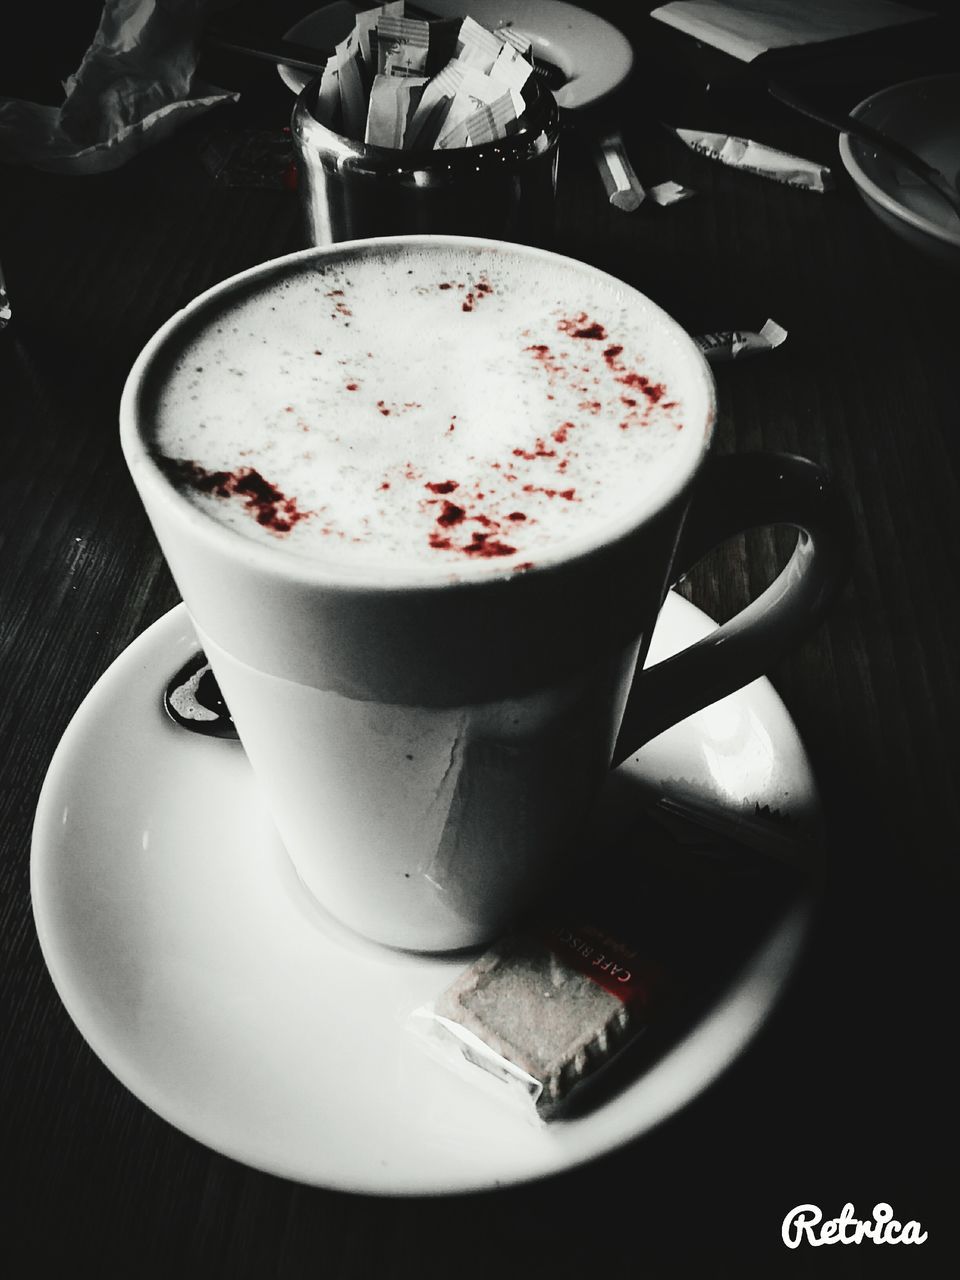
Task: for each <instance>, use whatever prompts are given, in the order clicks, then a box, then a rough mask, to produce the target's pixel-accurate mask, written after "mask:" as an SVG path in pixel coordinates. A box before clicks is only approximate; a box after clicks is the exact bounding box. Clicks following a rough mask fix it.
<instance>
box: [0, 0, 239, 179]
mask: <svg viewBox="0 0 960 1280" xmlns="http://www.w3.org/2000/svg"><path fill="white" fill-rule="evenodd" d="M205 8H206V6H205V4H204V3H203V0H166V3H165V4H164V5H163V6H160V5H152V4H147V3H144V0H105V3H104V7H103V13H102V15H101V18H100V25H99V27H98V29H97V31H96V34H95V35H94V37H93V41H92V43H91V45H90V47H89V49H88V50H87V52H86V53H85V54H84V57H83V61H82V62H81V64H80V66H79V67H78V68H77V70H76V72H75V73H74V74H73V75H72V76H70V77H69V79H68V80H67V81H66V82H65V84H64V90H65V92H66V97H65V99H64V101H63V103H62V105H61V106H59V107H55V106H44V105H41V104H38V103H33V102H21V101H18V100H15V99H11V98H0V160H2V161H13V162H16V163H20V164H29V165H32V166H33V167H34V168H37V169H48V170H53V171H59V172H63V173H78V174H90V173H101V172H104V171H106V170H109V169H116V168H118V167H119V166H120V165H121V164H123V163H124V162H125V161H126V160H128V159H129V158H130V157H131V156H133V155H136V154H137V153H138V152H140V151H142V150H143V149H144V148H145V147H146V146H148V145H150V144H152V143H154V142H158V141H159V140H160V139H162V138H165V137H166V136H167V135H168V134H170V133H171V132H172V131H173V130H174V129H175V128H176V127H177V126H179V125H180V124H182V123H184V122H185V121H186V120H188V119H191V118H192V117H194V116H196V115H197V114H198V113H200V112H202V111H206V110H208V109H209V108H210V107H213V106H217V105H218V104H219V103H222V102H231V101H235V100H236V98H237V96H238V95H237V94H235V93H226V92H224V91H223V90H220V89H217V88H215V87H214V86H212V85H206V84H203V83H202V82H200V81H198V80H196V79H195V78H194V71H195V69H196V62H197V39H198V35H199V32H200V29H201V25H202V22H203V18H204V14H205Z"/></svg>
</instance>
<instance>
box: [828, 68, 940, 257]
mask: <svg viewBox="0 0 960 1280" xmlns="http://www.w3.org/2000/svg"><path fill="white" fill-rule="evenodd" d="M851 115H853V116H855V117H856V118H857V119H858V120H862V121H863V122H864V123H865V124H869V125H873V127H874V128H875V129H879V130H881V132H883V133H886V134H889V136H890V137H891V138H894V139H895V140H896V141H897V142H902V143H903V144H904V145H905V146H907V147H909V148H910V150H911V151H913V152H914V153H915V154H916V155H918V156H920V157H921V158H922V159H924V160H926V161H927V163H928V164H931V165H933V167H934V168H935V169H939V171H940V172H941V173H942V174H943V175H944V176H945V177H946V178H947V179H949V181H951V182H954V181H956V179H957V177H958V174H960V75H942V76H927V77H924V78H923V79H921V80H909V81H906V82H905V83H903V84H895V85H891V86H890V87H889V88H886V89H881V90H880V92H879V93H875V94H873V96H872V97H869V98H867V99H865V100H864V101H863V102H861V103H859V104H858V105H857V106H856V107H854V108H853V111H852V112H851ZM840 158H841V160H842V161H843V164H844V167H845V168H846V170H847V172H848V173H849V174H850V176H851V178H853V180H854V182H855V183H856V184H857V187H858V188H859V190H860V194H861V195H862V196H863V199H864V201H865V202H866V204H867V206H868V208H869V209H870V210H871V211H872V212H873V213H875V214H876V216H877V217H878V218H879V219H880V220H881V222H883V223H884V224H885V225H886V226H887V227H889V228H890V230H891V231H893V232H895V233H896V234H897V235H899V236H900V237H901V239H903V240H905V241H906V242H907V243H908V244H912V245H913V246H914V247H915V248H918V249H922V250H923V251H924V252H926V253H929V254H932V255H933V256H934V257H936V258H939V259H940V260H941V261H949V262H951V263H952V264H953V265H954V266H958V265H960V221H958V220H957V215H956V213H954V211H953V210H952V209H951V208H950V205H949V204H948V203H947V201H946V200H945V199H944V198H943V197H942V196H941V195H940V194H939V193H938V192H937V191H934V190H933V188H932V187H930V186H929V185H928V184H927V183H925V182H923V181H922V180H921V179H920V178H918V177H916V176H915V175H914V174H912V173H910V172H909V170H907V169H904V168H903V167H902V166H901V165H899V164H897V163H895V162H894V161H891V160H890V159H889V158H888V157H887V156H886V155H885V154H884V153H882V152H880V151H879V150H876V149H875V148H874V147H872V146H871V145H870V144H869V143H868V142H864V141H862V140H861V139H859V138H853V137H851V136H850V135H849V134H846V133H845V134H841V136H840Z"/></svg>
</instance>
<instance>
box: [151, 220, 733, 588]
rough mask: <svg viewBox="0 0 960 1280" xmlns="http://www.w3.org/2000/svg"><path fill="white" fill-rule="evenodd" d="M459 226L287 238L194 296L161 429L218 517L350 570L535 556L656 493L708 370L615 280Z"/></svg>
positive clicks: (685, 471) (501, 567) (473, 566)
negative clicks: (325, 239)
mask: <svg viewBox="0 0 960 1280" xmlns="http://www.w3.org/2000/svg"><path fill="white" fill-rule="evenodd" d="M547 261H549V270H545V269H544V264H545V258H544V256H543V255H524V254H523V253H522V251H512V252H508V251H506V249H505V248H499V249H498V247H497V246H496V245H495V244H492V243H487V244H482V243H481V244H479V245H478V244H475V243H469V242H466V241H458V240H455V239H437V240H436V241H433V242H430V243H427V244H423V243H419V244H416V245H415V246H413V245H411V244H410V243H407V244H405V243H404V242H402V241H393V242H390V241H387V242H382V243H380V244H378V245H376V246H374V247H371V246H365V245H359V246H357V247H353V248H351V247H345V248H343V249H342V250H340V251H338V252H335V253H332V254H328V255H326V256H323V257H316V256H312V257H304V258H300V257H294V258H292V259H287V260H284V261H283V262H281V263H279V264H278V265H277V267H276V270H275V271H274V272H273V273H272V274H269V275H267V276H264V275H262V274H257V275H256V277H255V278H253V279H250V280H246V281H245V280H243V279H242V278H241V280H240V281H239V282H238V284H237V285H236V287H234V288H233V289H232V290H230V291H226V292H218V293H217V294H216V295H215V296H214V298H213V300H212V301H210V302H208V303H206V304H203V305H201V306H200V307H198V308H196V310H195V311H194V314H193V315H192V316H191V317H190V322H189V324H188V325H187V326H185V327H183V328H181V330H180V331H179V332H178V333H177V336H176V341H175V343H174V342H172V341H171V342H170V343H168V344H166V345H165V346H163V347H162V348H161V349H160V351H159V352H158V353H157V354H158V358H157V359H156V360H155V362H154V365H153V368H152V370H151V380H152V383H153V391H152V394H151V395H149V396H148V397H147V398H146V400H145V403H146V404H147V405H149V406H151V408H150V409H149V412H148V414H147V420H146V422H145V423H144V428H143V429H144V431H145V434H146V438H147V442H148V446H149V448H150V451H151V453H152V454H153V456H154V458H155V460H156V461H157V462H158V463H159V465H160V466H161V467H162V469H163V470H164V472H165V474H166V475H167V477H168V479H169V480H170V481H171V482H172V483H173V485H174V486H175V487H176V488H177V489H178V490H179V491H180V492H181V494H182V495H183V496H184V497H185V498H186V499H187V500H188V501H189V502H190V503H191V504H193V505H195V506H196V507H197V508H198V509H199V510H201V511H202V512H204V513H205V514H206V515H207V516H209V517H210V518H211V519H212V520H214V521H216V522H218V523H219V524H220V525H223V526H226V527H227V528H229V529H231V530H233V531H234V532H235V533H236V534H238V535H241V536H243V537H246V538H252V539H256V540H258V541H259V542H261V543H264V544H266V545H268V546H270V547H275V548H276V549H277V550H278V552H280V553H282V554H288V555H294V556H298V557H308V558H310V559H312V560H314V561H318V562H320V563H321V564H323V565H324V566H328V567H329V568H330V569H331V570H332V571H335V572H336V573H337V575H338V576H342V575H343V574H346V575H347V576H357V577H358V578H359V579H361V580H369V579H370V578H371V577H374V578H377V577H385V578H388V579H398V578H399V579H413V580H417V581H422V580H424V579H432V578H434V577H436V578H438V579H440V580H444V579H450V578H454V579H455V578H460V577H467V576H470V577H472V576H475V575H482V574H490V573H496V574H503V573H515V572H523V571H525V570H527V569H530V568H532V567H535V566H537V565H539V564H543V563H549V562H552V561H555V560H558V559H563V558H566V557H568V556H569V555H570V554H574V553H576V551H577V550H578V549H579V548H580V547H581V546H590V545H594V544H598V543H601V542H603V541H604V540H606V539H608V538H609V537H611V536H615V535H616V533H617V532H618V531H620V530H623V529H625V528H628V527H630V526H631V525H633V524H635V523H638V522H639V521H640V520H641V519H642V518H643V516H644V514H645V513H646V512H647V511H648V510H650V511H652V510H655V509H656V508H657V507H658V506H659V505H660V503H661V501H662V498H663V493H664V491H665V490H666V491H668V492H669V491H671V490H678V489H679V488H681V487H682V485H683V483H684V481H685V479H686V478H687V477H688V476H690V475H691V474H692V473H693V472H694V470H695V469H696V467H697V465H698V461H699V459H700V457H701V455H702V452H703V450H704V448H705V432H706V428H705V423H707V424H708V423H709V416H710V412H709V403H710V400H709V397H710V391H709V378H708V377H707V376H704V377H703V378H702V379H701V380H700V381H699V382H698V381H696V380H694V379H691V378H690V362H691V344H690V342H689V339H687V338H686V337H685V336H684V335H683V334H682V332H681V331H680V329H679V328H678V327H677V326H675V325H674V324H673V323H672V322H671V321H669V320H668V319H667V317H665V316H664V315H663V313H662V312H661V311H659V309H658V308H656V307H655V306H654V305H653V304H652V303H650V302H648V301H647V300H646V299H644V298H642V297H641V296H640V295H638V294H635V293H633V292H632V291H631V290H629V289H628V288H627V287H626V286H624V285H622V284H620V282H618V281H616V280H614V279H613V278H612V277H608V276H604V275H601V274H600V273H598V272H591V271H588V270H585V269H583V268H581V267H578V266H577V265H576V264H574V263H570V262H567V261H566V260H564V259H561V258H554V259H547Z"/></svg>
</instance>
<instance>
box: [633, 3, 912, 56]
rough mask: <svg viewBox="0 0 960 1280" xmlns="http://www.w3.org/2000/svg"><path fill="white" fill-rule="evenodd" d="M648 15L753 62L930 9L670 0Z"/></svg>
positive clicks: (898, 22) (899, 22)
mask: <svg viewBox="0 0 960 1280" xmlns="http://www.w3.org/2000/svg"><path fill="white" fill-rule="evenodd" d="M650 16H651V17H652V18H657V19H659V20H660V21H661V22H665V23H666V24H667V25H668V26H671V27H675V28H676V29H677V30H678V31H683V32H684V33H685V34H686V35H689V36H693V37H694V39H696V40H700V41H702V43H703V44H708V45H710V46H711V47H712V48H714V49H720V50H722V52H723V53H728V54H730V55H731V57H734V58H738V59H739V60H740V61H741V62H752V61H753V59H754V58H758V57H759V56H760V54H761V53H766V52H767V51H768V50H770V49H789V48H794V47H799V46H802V45H808V44H821V43H823V42H824V41H827V40H839V39H842V38H844V37H846V36H855V35H861V34H863V33H865V32H867V31H878V30H880V29H881V28H883V27H893V26H899V25H902V24H903V23H906V22H916V21H917V20H918V19H920V18H928V17H930V14H929V13H927V12H925V11H924V10H922V9H914V8H908V7H907V6H906V5H903V4H895V3H893V2H892V0H802V3H801V2H800V0H727V3H722V2H721V0H674V3H672V4H665V5H661V6H660V8H659V9H654V11H653V12H652V13H651V15H650Z"/></svg>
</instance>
